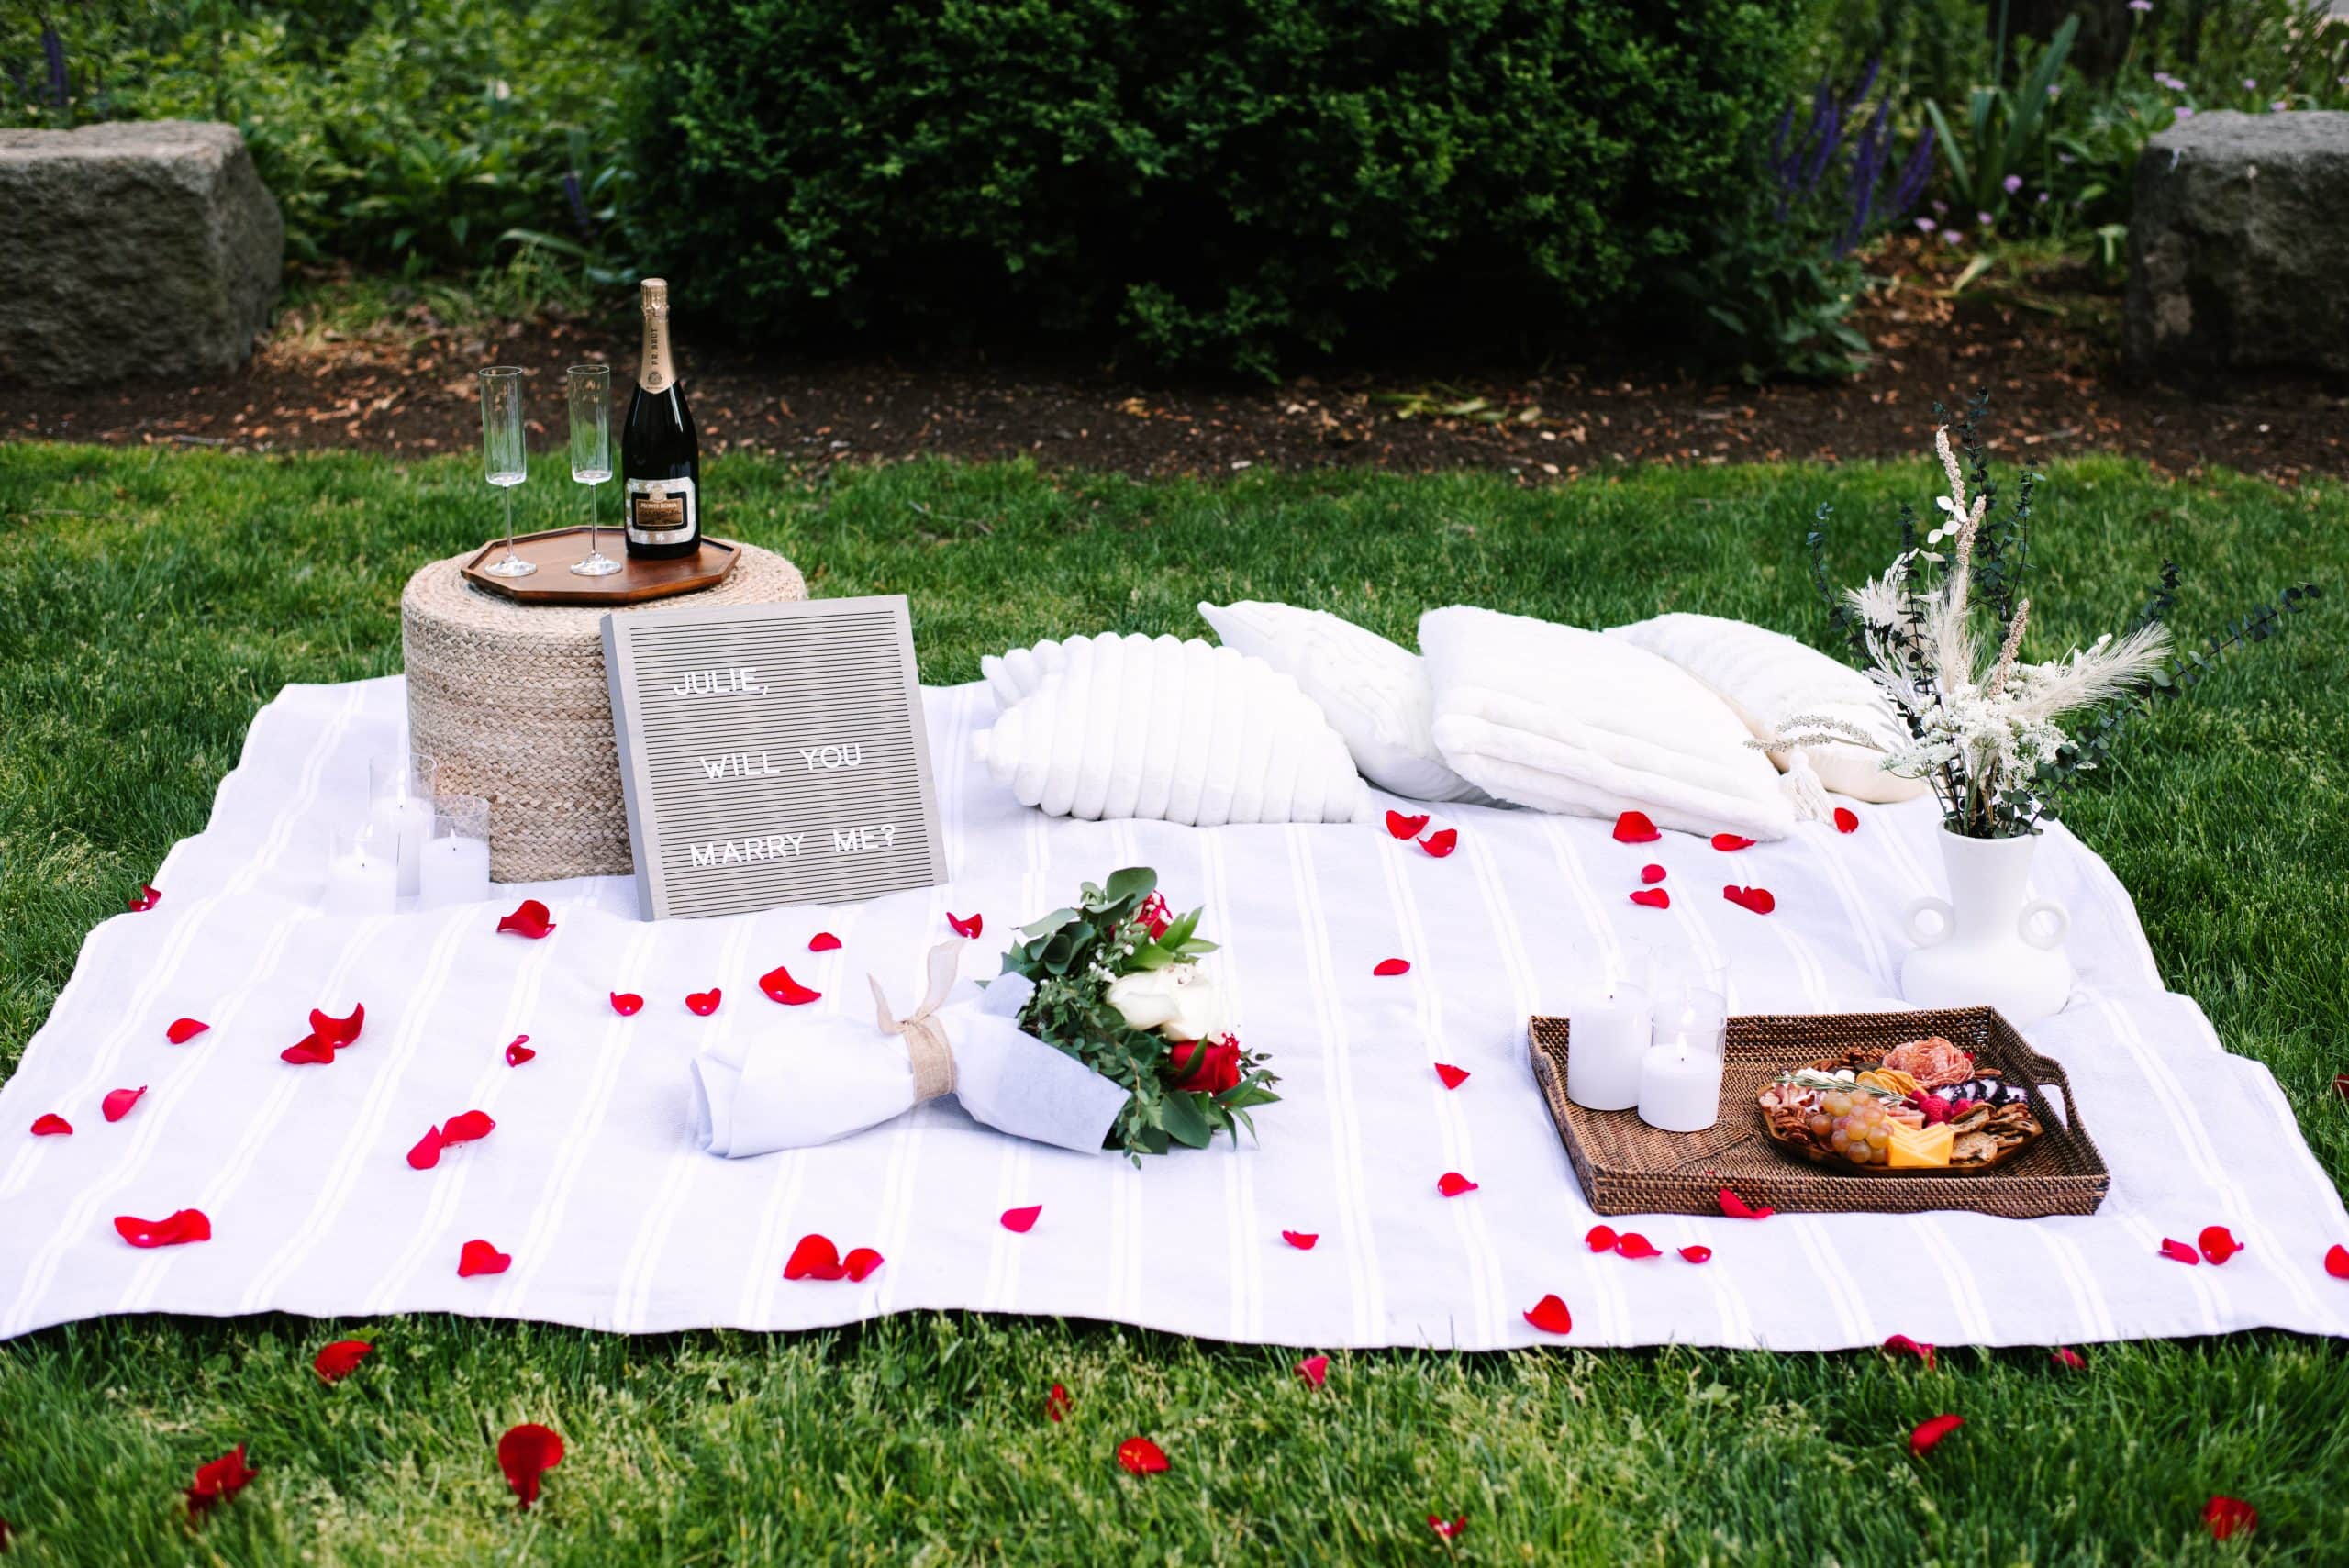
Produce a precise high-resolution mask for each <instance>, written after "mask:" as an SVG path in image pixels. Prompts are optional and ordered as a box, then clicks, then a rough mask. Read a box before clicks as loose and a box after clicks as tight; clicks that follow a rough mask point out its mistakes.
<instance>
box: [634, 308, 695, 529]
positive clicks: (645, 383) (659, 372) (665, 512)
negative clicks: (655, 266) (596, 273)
mask: <svg viewBox="0 0 2349 1568" xmlns="http://www.w3.org/2000/svg"><path fill="white" fill-rule="evenodd" d="M643 290H644V352H643V355H642V357H641V358H640V360H639V361H638V364H637V371H636V391H635V392H634V393H633V394H631V395H629V400H628V426H627V428H625V429H623V430H622V431H621V433H620V481H621V486H622V500H623V503H624V504H625V505H626V506H627V508H628V552H629V556H630V557H631V558H633V559H635V560H638V561H667V560H671V559H673V558H674V557H676V556H681V555H691V554H693V553H694V552H695V551H696V550H699V549H700V548H701V443H700V442H699V441H698V440H696V439H695V436H694V417H693V415H692V413H691V412H689V411H688V410H687V409H686V407H685V393H684V392H683V391H682V390H680V389H679V387H678V385H677V372H676V368H675V367H674V365H672V364H671V363H670V362H669V285H668V284H667V282H666V281H664V280H662V279H660V278H647V279H645V280H644V284H643Z"/></svg>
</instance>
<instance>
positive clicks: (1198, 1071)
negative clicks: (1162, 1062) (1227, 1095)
mask: <svg viewBox="0 0 2349 1568" xmlns="http://www.w3.org/2000/svg"><path fill="white" fill-rule="evenodd" d="M1166 1065H1167V1066H1168V1067H1170V1068H1172V1069H1173V1070H1174V1071H1175V1073H1178V1074H1180V1076H1178V1077H1177V1078H1176V1079H1175V1087H1176V1088H1177V1089H1189V1090H1193V1091H1196V1092H1197V1093H1198V1094H1202V1095H1220V1094H1222V1093H1223V1092H1224V1091H1225V1090H1226V1089H1230V1088H1236V1087H1238V1086H1239V1083H1240V1041H1239V1040H1236V1039H1234V1038H1233V1037H1232V1036H1230V1035H1225V1036H1223V1037H1222V1038H1221V1039H1219V1040H1181V1041H1178V1042H1177V1043H1176V1044H1175V1045H1174V1046H1173V1047H1171V1048H1170V1049H1169V1050H1168V1051H1167V1052H1166Z"/></svg>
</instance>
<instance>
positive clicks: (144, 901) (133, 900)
mask: <svg viewBox="0 0 2349 1568" xmlns="http://www.w3.org/2000/svg"><path fill="white" fill-rule="evenodd" d="M162 901H163V895H162V894H161V892H160V891H159V890H157V889H156V888H154V887H151V886H150V885H148V884H145V883H141V884H139V891H138V892H136V893H134V894H132V895H130V896H129V897H128V898H127V899H125V900H123V907H124V908H126V909H128V910H129V911H130V912H131V913H132V914H134V915H143V914H145V913H146V912H147V911H148V910H150V909H152V908H153V907H154V906H156V905H158V904H160V903H161V902H162Z"/></svg>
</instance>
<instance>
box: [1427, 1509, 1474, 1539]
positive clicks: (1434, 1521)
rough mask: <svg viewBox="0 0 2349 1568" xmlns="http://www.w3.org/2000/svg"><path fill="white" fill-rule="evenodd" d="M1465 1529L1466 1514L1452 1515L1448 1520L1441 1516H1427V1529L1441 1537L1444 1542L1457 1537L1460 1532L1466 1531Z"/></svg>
mask: <svg viewBox="0 0 2349 1568" xmlns="http://www.w3.org/2000/svg"><path fill="white" fill-rule="evenodd" d="M1467 1528H1468V1516H1467V1515H1466V1514H1454V1515H1453V1517H1452V1518H1444V1517H1443V1516H1442V1514H1430V1515H1429V1516H1428V1529H1431V1530H1433V1531H1435V1533H1436V1534H1437V1535H1439V1536H1442V1538H1443V1539H1444V1540H1451V1539H1452V1538H1453V1537H1454V1536H1456V1535H1458V1534H1459V1533H1460V1532H1461V1531H1462V1530H1464V1529H1467Z"/></svg>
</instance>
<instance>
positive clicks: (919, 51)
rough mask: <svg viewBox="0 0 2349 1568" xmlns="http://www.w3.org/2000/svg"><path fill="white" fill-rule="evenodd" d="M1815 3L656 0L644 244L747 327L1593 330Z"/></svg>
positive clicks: (1769, 85) (1773, 108)
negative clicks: (1804, 7)
mask: <svg viewBox="0 0 2349 1568" xmlns="http://www.w3.org/2000/svg"><path fill="white" fill-rule="evenodd" d="M1798 10H1799V7H1798V6H1794V5H1792V4H1790V3H1789V0H1583V3H1578V4H1575V5H1558V4H1554V3H1553V0H1384V3H1374V0H1185V3H1181V4H1174V3H1167V0H862V3H860V0H735V3H734V4H731V5H727V6H711V5H704V4H699V3H697V0H654V4H653V5H652V6H651V7H650V9H649V13H648V17H647V23H646V32H647V35H648V38H649V39H650V47H651V49H652V50H653V62H652V64H651V76H650V81H649V83H648V88H647V91H646V92H645V93H644V95H642V98H641V106H642V112H643V119H642V123H641V130H640V139H639V144H638V145H639V152H638V159H637V162H638V178H639V182H640V185H639V190H640V197H641V200H642V204H643V205H642V208H641V214H640V228H641V232H642V234H643V236H644V258H643V259H644V261H645V262H646V264H647V265H648V266H649V267H657V268H658V269H660V270H661V271H662V272H665V273H667V275H668V276H669V277H670V278H671V279H672V280H673V283H674V284H675V286H676V287H677V289H678V291H679V293H680V295H681V296H682V297H683V299H684V300H685V302H686V303H688V304H689V305H691V306H694V307H696V308H697V309H700V310H703V311H707V312H712V313H714V314H717V315H719V316H722V317H723V318H724V319H726V320H727V321H728V322H729V324H730V325H732V326H733V327H734V328H739V329H741V330H743V331H747V332H751V333H755V334H762V335H770V336H773V335H785V334H788V335H792V336H795V337H797V338H800V339H810V338H814V339H822V338H825V337H840V336H845V335H848V334H851V333H871V334H876V335H880V336H884V337H896V338H904V337H914V338H938V337H943V336H966V335H969V334H968V333H967V332H966V331H965V328H968V327H969V325H970V324H977V330H976V335H977V336H978V337H979V338H980V339H983V340H986V341H991V342H993V343H996V344H1004V343H1013V344H1020V345H1035V346H1043V344H1042V343H1040V341H1039V340H1045V341H1048V342H1050V343H1052V344H1056V345H1059V346H1066V345H1068V344H1071V343H1083V344H1086V345H1093V344H1104V343H1106V344H1108V345H1109V346H1110V347H1111V348H1112V349H1113V350H1114V351H1115V352H1117V353H1118V354H1119V355H1120V356H1121V357H1122V358H1124V359H1125V360H1126V361H1128V362H1129V363H1130V364H1140V363H1144V362H1146V363H1150V364H1154V365H1158V366H1163V367H1176V366H1189V367H1199V366H1206V367H1217V368H1231V369H1238V370H1241V371H1244V372H1249V373H1258V374H1270V373H1274V372H1275V370H1276V368H1277V367H1278V366H1280V365H1281V364H1283V363H1284V362H1287V361H1294V360H1295V359H1296V358H1297V357H1298V356H1299V354H1300V353H1301V352H1304V351H1311V352H1327V351H1329V350H1333V349H1335V348H1336V347H1337V346H1338V345H1339V344H1340V343H1341V341H1345V342H1348V344H1349V346H1350V347H1359V346H1368V347H1372V348H1375V349H1381V350H1383V349H1389V348H1393V347H1395V346H1397V345H1398V344H1402V343H1406V342H1408V343H1410V344H1413V345H1419V346H1424V345H1427V344H1431V343H1438V344H1442V345H1443V346H1444V347H1447V348H1448V349H1450V350H1453V352H1455V353H1456V352H1457V351H1459V350H1461V349H1463V348H1464V347H1470V346H1471V345H1472V340H1473V339H1476V338H1483V339H1487V341H1486V342H1485V343H1475V344H1474V345H1473V346H1474V347H1476V348H1482V347H1486V346H1489V344H1490V340H1492V339H1502V340H1508V341H1513V342H1516V343H1520V344H1523V345H1526V346H1531V347H1537V348H1538V347H1544V346H1551V345H1556V344H1561V343H1570V342H1572V341H1574V340H1575V338H1576V337H1577V336H1578V335H1579V334H1581V333H1582V332H1584V331H1585V330H1586V329H1587V328H1588V327H1589V326H1590V325H1591V324H1592V323H1593V322H1594V321H1598V320H1603V319H1606V318H1608V317H1611V316H1615V315H1616V314H1617V313H1619V312H1620V311H1621V310H1623V309H1625V308H1629V307H1631V306H1634V305H1635V304H1637V303H1639V302H1642V301H1652V300H1653V299H1654V298H1656V297H1657V296H1658V295H1661V294H1662V293H1664V289H1663V287H1662V280H1663V277H1664V273H1665V272H1668V271H1669V270H1670V269H1672V268H1674V267H1675V266H1678V265H1682V264H1684V263H1686V262H1687V261H1689V260H1690V259H1691V258H1693V257H1696V256H1699V255H1701V254H1703V253H1704V252H1705V250H1706V248H1707V247H1708V245H1709V244H1710V243H1712V242H1713V236H1714V222H1713V219H1714V215H1715V213H1716V211H1717V208H1718V207H1719V206H1720V203H1721V202H1722V201H1723V199H1724V197H1725V195H1729V194H1731V192H1732V191H1733V189H1734V187H1735V185H1736V183H1737V182H1738V181H1740V180H1741V179H1742V178H1744V177H1746V172H1747V170H1749V169H1750V167H1751V161H1750V155H1751V152H1752V150H1753V147H1754V145H1755V144H1756V142H1757V140H1758V139H1766V135H1767V131H1768V127H1769V123H1770V122H1772V121H1774V120H1775V119H1776V117H1777V115H1778V113H1779V111H1780V108H1781V106H1782V105H1783V104H1784V102H1785V101H1786V96H1787V91H1788V84H1789V81H1790V80H1791V77H1792V75H1793V72H1792V71H1791V68H1790V63H1789V57H1790V55H1791V53H1792V51H1794V50H1796V49H1798V47H1800V45H1801V43H1802V40H1803V35H1802V34H1801V33H1800V31H1799V30H1798V29H1797V28H1793V27H1791V26H1789V25H1788V19H1789V17H1792V16H1793V15H1795V13H1796V12H1797V11H1798Z"/></svg>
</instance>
